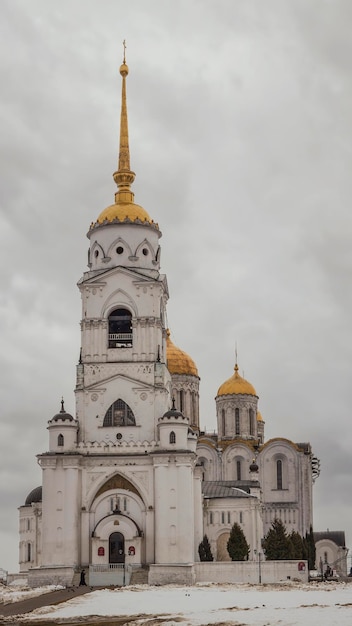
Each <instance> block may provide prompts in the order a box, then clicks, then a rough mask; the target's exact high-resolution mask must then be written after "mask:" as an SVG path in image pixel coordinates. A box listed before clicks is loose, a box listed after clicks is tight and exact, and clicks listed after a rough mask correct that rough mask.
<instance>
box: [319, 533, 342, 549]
mask: <svg viewBox="0 0 352 626" xmlns="http://www.w3.org/2000/svg"><path fill="white" fill-rule="evenodd" d="M313 536H314V541H315V543H316V542H317V541H321V540H322V539H329V540H330V541H333V542H334V543H336V545H337V546H342V547H345V546H346V540H345V531H344V530H325V531H322V532H318V533H313Z"/></svg>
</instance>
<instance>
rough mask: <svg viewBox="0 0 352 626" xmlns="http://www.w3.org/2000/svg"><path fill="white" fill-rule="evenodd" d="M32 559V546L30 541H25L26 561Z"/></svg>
mask: <svg viewBox="0 0 352 626" xmlns="http://www.w3.org/2000/svg"><path fill="white" fill-rule="evenodd" d="M31 560H32V546H31V544H30V543H27V561H31Z"/></svg>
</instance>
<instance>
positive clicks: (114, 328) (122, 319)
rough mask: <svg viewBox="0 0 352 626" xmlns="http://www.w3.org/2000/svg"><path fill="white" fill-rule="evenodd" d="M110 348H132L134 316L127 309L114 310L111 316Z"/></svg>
mask: <svg viewBox="0 0 352 626" xmlns="http://www.w3.org/2000/svg"><path fill="white" fill-rule="evenodd" d="M108 337H109V341H108V347H109V348H131V347H132V314H131V312H130V311H128V310H127V309H114V311H112V312H111V313H110V315H109V336H108Z"/></svg>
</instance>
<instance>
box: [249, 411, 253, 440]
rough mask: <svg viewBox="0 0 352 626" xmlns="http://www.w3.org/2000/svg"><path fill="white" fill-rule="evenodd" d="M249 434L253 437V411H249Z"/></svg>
mask: <svg viewBox="0 0 352 626" xmlns="http://www.w3.org/2000/svg"><path fill="white" fill-rule="evenodd" d="M249 434H250V435H251V436H253V435H254V411H253V409H249Z"/></svg>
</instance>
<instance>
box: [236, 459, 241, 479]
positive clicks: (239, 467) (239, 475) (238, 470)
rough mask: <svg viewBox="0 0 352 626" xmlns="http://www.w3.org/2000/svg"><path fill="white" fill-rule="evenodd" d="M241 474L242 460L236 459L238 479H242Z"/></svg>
mask: <svg viewBox="0 0 352 626" xmlns="http://www.w3.org/2000/svg"><path fill="white" fill-rule="evenodd" d="M241 475H242V474H241V461H236V476H237V478H236V480H242V478H241Z"/></svg>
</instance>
